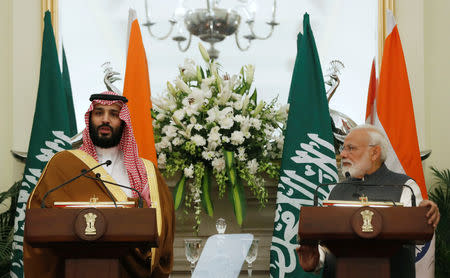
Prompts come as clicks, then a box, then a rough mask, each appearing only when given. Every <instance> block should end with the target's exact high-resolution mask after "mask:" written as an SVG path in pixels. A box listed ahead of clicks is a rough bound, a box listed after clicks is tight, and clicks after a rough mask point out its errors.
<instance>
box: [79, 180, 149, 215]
mask: <svg viewBox="0 0 450 278" xmlns="http://www.w3.org/2000/svg"><path fill="white" fill-rule="evenodd" d="M84 177H86V178H89V179H93V180H96V181H100V182H102V183H105V182H106V183H108V184H112V185H115V186H119V187H123V188H127V189H131V190H133V191H135V192H136V193H137V194H138V196H139V199H138V208H142V207H143V198H142V196H141V193H140V192H139V191H138V190H137V189H136V188H133V187H130V186H125V185H121V184H118V183H114V182H110V181H106V180H102V179H101V178H100V177H101V175H100V174H96V175H95V178H94V177H91V176H84ZM103 185H104V184H103ZM104 186H105V185H104ZM105 188H106V191H108V193H109V194H111V192H109V190H108V189H107V187H106V186H105ZM110 197H111V198H112V196H110ZM112 199H113V201H114V198H112ZM115 204H116V202H115V201H114V205H115ZM116 207H117V205H116Z"/></svg>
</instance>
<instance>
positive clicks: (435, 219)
mask: <svg viewBox="0 0 450 278" xmlns="http://www.w3.org/2000/svg"><path fill="white" fill-rule="evenodd" d="M419 207H430V209H429V210H428V212H427V215H426V216H427V218H428V224H430V225H433V228H435V229H436V227H437V225H438V223H439V220H440V219H441V214H440V213H439V208H438V206H437V205H436V204H435V203H434V202H433V201H430V200H423V201H422V202H420V204H419Z"/></svg>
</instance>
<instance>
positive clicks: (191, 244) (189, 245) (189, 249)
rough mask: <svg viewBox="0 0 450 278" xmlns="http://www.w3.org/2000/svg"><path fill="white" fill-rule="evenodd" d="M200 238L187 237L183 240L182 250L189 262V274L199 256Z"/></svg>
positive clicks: (192, 271) (192, 270)
mask: <svg viewBox="0 0 450 278" xmlns="http://www.w3.org/2000/svg"><path fill="white" fill-rule="evenodd" d="M201 246H202V240H201V239H199V238H189V239H185V240H184V251H185V254H186V259H187V260H188V261H189V262H190V263H191V274H192V273H194V269H195V263H196V262H197V261H198V259H199V258H200V247H201Z"/></svg>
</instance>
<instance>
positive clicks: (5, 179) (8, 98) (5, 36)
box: [0, 1, 13, 191]
mask: <svg viewBox="0 0 450 278" xmlns="http://www.w3.org/2000/svg"><path fill="white" fill-rule="evenodd" d="M11 11H12V4H11V1H1V2H0V35H1V37H2V40H0V92H1V94H0V95H1V97H2V109H0V118H1V119H2V120H1V121H0V130H1V132H0V165H1V175H0V191H4V190H5V189H6V188H7V187H9V186H11V185H12V181H13V177H12V156H11V154H10V152H9V150H10V149H11V145H12V137H11V133H12V125H11V119H12V94H11V88H12V85H11V77H12V74H11V68H12V59H11V54H12V44H11V39H12V32H11V31H12V16H11Z"/></svg>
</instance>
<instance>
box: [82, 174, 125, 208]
mask: <svg viewBox="0 0 450 278" xmlns="http://www.w3.org/2000/svg"><path fill="white" fill-rule="evenodd" d="M95 176H96V177H97V178H100V176H101V175H100V173H97V174H95ZM84 177H85V178H90V179H94V178H93V177H90V176H86V175H85V176H84ZM100 182H101V184H102V185H103V187H104V188H105V190H106V193H108V196H109V198H110V199H111V200H112V201H113V203H114V207H116V208H117V204H116V200H115V199H114V197H113V195H112V193H111V191H109V189H108V187H106V185H105V183H104V182H103V181H100Z"/></svg>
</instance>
